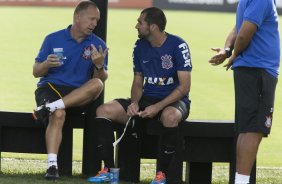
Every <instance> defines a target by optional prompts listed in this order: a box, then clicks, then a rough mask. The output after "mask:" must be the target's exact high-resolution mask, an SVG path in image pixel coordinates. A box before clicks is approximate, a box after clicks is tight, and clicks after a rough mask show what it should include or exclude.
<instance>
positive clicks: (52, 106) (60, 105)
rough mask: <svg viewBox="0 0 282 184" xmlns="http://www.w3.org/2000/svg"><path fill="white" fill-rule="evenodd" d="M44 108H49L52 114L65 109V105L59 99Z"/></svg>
mask: <svg viewBox="0 0 282 184" xmlns="http://www.w3.org/2000/svg"><path fill="white" fill-rule="evenodd" d="M46 107H49V108H50V111H51V112H54V111H55V110H57V109H64V108H65V104H64V102H63V100H62V99H59V100H56V101H55V102H52V103H49V104H46Z"/></svg>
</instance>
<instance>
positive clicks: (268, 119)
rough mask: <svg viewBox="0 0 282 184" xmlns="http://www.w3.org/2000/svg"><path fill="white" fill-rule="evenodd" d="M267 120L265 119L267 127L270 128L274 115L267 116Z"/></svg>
mask: <svg viewBox="0 0 282 184" xmlns="http://www.w3.org/2000/svg"><path fill="white" fill-rule="evenodd" d="M265 118H266V121H265V123H264V124H265V127H267V128H270V127H271V125H272V117H271V116H265Z"/></svg>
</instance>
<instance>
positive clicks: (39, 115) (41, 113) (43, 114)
mask: <svg viewBox="0 0 282 184" xmlns="http://www.w3.org/2000/svg"><path fill="white" fill-rule="evenodd" d="M50 114H51V111H50V108H49V107H46V106H45V105H41V106H39V107H37V108H36V109H35V110H34V111H33V114H32V115H33V118H34V119H35V120H38V121H41V122H43V123H44V124H45V123H47V122H48V119H49V115H50Z"/></svg>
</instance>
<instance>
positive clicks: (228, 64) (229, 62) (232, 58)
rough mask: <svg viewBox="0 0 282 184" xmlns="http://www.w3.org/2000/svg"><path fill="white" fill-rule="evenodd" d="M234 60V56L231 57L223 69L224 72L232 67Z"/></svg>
mask: <svg viewBox="0 0 282 184" xmlns="http://www.w3.org/2000/svg"><path fill="white" fill-rule="evenodd" d="M235 58H236V56H235V55H231V57H230V59H229V61H228V63H227V64H226V65H224V66H223V67H226V70H228V69H229V68H230V67H231V66H232V65H233V62H234V59H235Z"/></svg>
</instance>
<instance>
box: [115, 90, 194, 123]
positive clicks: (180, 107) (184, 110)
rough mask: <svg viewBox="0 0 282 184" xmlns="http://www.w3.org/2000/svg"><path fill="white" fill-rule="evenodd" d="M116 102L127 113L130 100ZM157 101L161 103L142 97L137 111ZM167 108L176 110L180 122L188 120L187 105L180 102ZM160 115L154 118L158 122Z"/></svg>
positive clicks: (154, 99)
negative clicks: (178, 113) (180, 115)
mask: <svg viewBox="0 0 282 184" xmlns="http://www.w3.org/2000/svg"><path fill="white" fill-rule="evenodd" d="M116 101H118V102H119V103H120V104H121V106H122V107H123V109H124V110H125V112H126V111H127V108H128V106H129V105H130V104H131V99H129V98H128V99H124V98H119V99H116ZM159 101H161V99H156V98H153V97H145V96H142V97H141V99H140V101H139V109H140V110H141V111H143V110H144V109H145V108H146V107H148V106H150V105H153V104H155V103H157V102H159ZM168 106H173V107H175V108H176V109H178V110H179V111H180V112H181V114H182V120H185V119H186V118H188V115H189V110H190V107H187V105H186V104H185V103H184V102H183V101H182V100H179V101H177V102H174V103H172V104H170V105H168ZM161 113H162V111H160V112H159V113H158V114H157V116H156V117H154V119H155V118H156V119H158V120H159V118H160V116H161Z"/></svg>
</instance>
